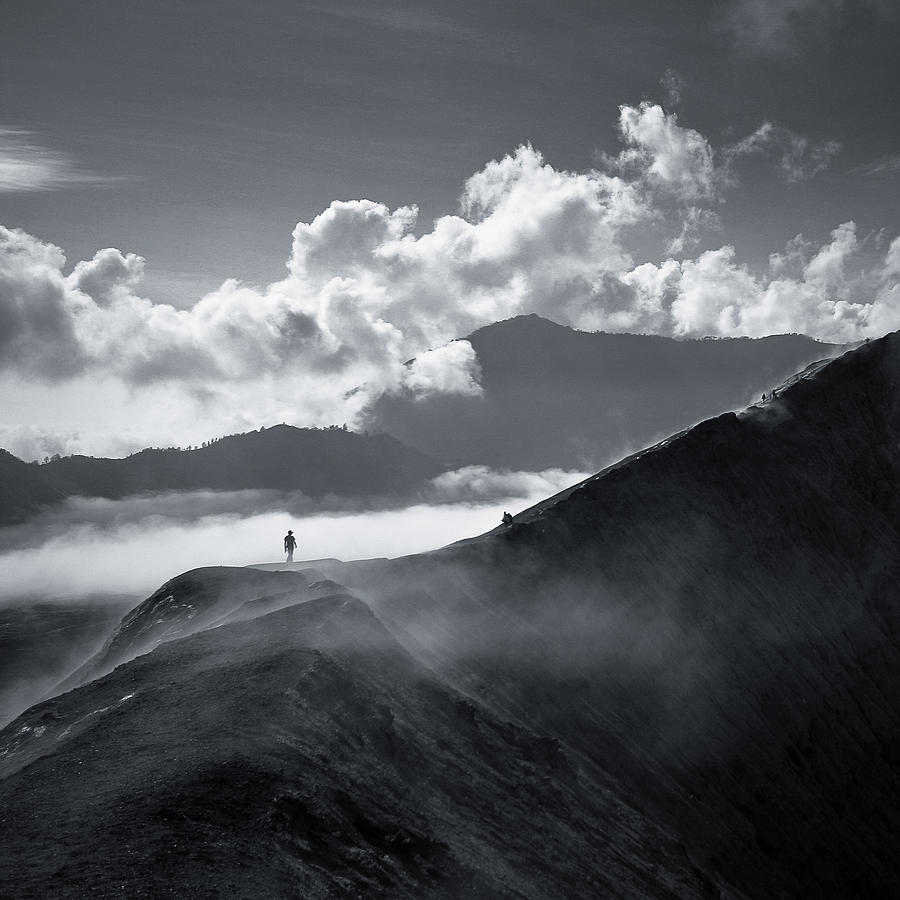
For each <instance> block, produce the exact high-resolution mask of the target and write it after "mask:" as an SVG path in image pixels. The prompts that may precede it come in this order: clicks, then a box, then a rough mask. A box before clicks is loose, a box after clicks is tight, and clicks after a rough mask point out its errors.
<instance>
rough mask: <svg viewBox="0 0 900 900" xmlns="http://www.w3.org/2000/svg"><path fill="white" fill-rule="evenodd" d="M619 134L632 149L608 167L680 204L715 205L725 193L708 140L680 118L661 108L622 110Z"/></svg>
mask: <svg viewBox="0 0 900 900" xmlns="http://www.w3.org/2000/svg"><path fill="white" fill-rule="evenodd" d="M619 134H620V136H621V138H622V140H623V142H624V143H625V144H626V145H627V146H626V149H625V150H623V151H622V152H621V153H620V154H619V155H618V157H616V158H615V159H609V160H608V162H609V163H610V164H611V165H613V166H614V167H615V168H617V169H619V170H620V171H625V172H629V171H630V172H636V173H638V174H639V175H640V176H641V177H643V178H644V179H646V180H647V181H649V182H650V183H651V184H652V185H653V186H655V187H657V188H661V189H663V190H665V191H667V192H669V193H671V194H673V195H674V196H676V197H678V198H679V199H681V200H685V201H695V200H714V199H716V198H718V196H719V195H720V192H721V189H722V186H723V185H722V180H721V173H720V171H719V170H718V168H717V166H716V162H715V155H714V151H713V148H712V147H711V146H710V143H709V141H707V140H706V138H705V137H703V135H702V134H700V132H699V131H695V130H694V129H693V128H684V127H683V126H681V125H679V124H678V117H677V116H676V115H675V113H666V112H665V110H664V109H663V108H662V107H661V106H660V105H659V104H657V103H651V102H649V101H646V100H645V101H643V102H642V103H641V104H640V106H637V107H635V106H628V105H627V104H623V105H622V106H620V107H619Z"/></svg>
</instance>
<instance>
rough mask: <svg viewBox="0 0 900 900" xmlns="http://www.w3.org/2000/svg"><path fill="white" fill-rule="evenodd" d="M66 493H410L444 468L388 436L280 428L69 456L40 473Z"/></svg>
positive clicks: (49, 464)
mask: <svg viewBox="0 0 900 900" xmlns="http://www.w3.org/2000/svg"><path fill="white" fill-rule="evenodd" d="M41 469H42V471H44V472H45V474H46V477H47V478H48V479H51V480H52V482H53V483H54V484H56V485H58V486H59V487H60V489H61V490H63V491H65V493H66V494H69V495H71V494H83V495H85V496H94V497H110V498H117V497H124V496H126V495H128V494H140V493H150V492H160V491H181V490H199V489H211V490H229V491H236V490H242V489H245V488H271V489H278V490H284V491H303V492H304V493H306V494H309V495H310V496H321V495H323V494H337V495H339V496H346V495H352V496H369V495H374V494H390V493H405V492H408V491H410V490H412V489H413V488H416V487H420V486H421V485H422V484H423V483H424V482H425V481H427V480H428V479H429V478H432V477H433V476H435V475H437V474H438V473H439V472H441V471H442V470H443V469H442V467H441V466H439V465H438V464H437V463H436V462H435V461H434V460H432V459H429V458H428V457H426V456H424V455H423V454H422V453H420V452H419V451H417V450H413V449H411V448H410V447H406V446H404V445H403V444H401V443H400V442H399V441H396V440H394V438H392V437H390V435H386V434H379V435H362V434H355V433H353V432H352V431H345V430H343V429H340V428H333V429H315V428H294V427H292V426H290V425H276V426H274V427H273V428H266V429H264V430H263V431H251V432H248V433H247V434H238V435H232V436H231V437H226V438H221V439H220V440H218V441H215V442H213V443H211V444H209V445H208V446H206V447H203V448H201V449H198V450H142V451H141V452H140V453H135V454H134V455H133V456H129V457H127V458H126V459H93V458H90V457H85V456H70V457H64V458H62V459H58V460H54V461H52V462H49V463H47V464H46V465H45V466H42V467H41Z"/></svg>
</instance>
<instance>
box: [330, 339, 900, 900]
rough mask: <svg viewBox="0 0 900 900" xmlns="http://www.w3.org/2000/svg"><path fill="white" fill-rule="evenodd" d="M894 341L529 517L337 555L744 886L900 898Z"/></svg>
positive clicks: (476, 683) (474, 683)
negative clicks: (480, 531) (412, 549)
mask: <svg viewBox="0 0 900 900" xmlns="http://www.w3.org/2000/svg"><path fill="white" fill-rule="evenodd" d="M898 446H900V337H898V336H897V335H890V336H888V337H887V338H885V339H883V340H881V341H876V342H872V343H871V344H867V345H865V346H863V347H861V348H860V349H858V350H856V351H854V352H851V353H848V354H845V355H844V356H843V357H841V358H840V359H838V360H835V361H834V362H832V363H830V364H829V365H827V366H825V367H819V368H818V369H815V370H813V371H811V372H810V373H809V377H808V378H804V379H799V380H797V381H796V382H795V383H793V384H792V385H791V386H789V387H788V388H787V389H786V390H785V391H784V392H783V393H782V394H781V396H780V398H779V399H778V400H777V401H775V402H774V403H768V404H766V405H764V406H762V407H754V408H751V409H750V410H748V411H747V412H746V413H744V414H742V415H740V416H736V415H733V414H727V415H723V416H720V417H719V418H716V419H713V420H710V421H708V422H705V423H703V424H701V425H700V426H697V427H696V428H694V429H692V430H691V431H689V432H687V433H685V434H684V435H682V436H680V437H678V438H677V439H673V440H672V441H670V442H667V444H665V445H664V446H661V447H659V448H658V449H655V450H652V451H649V452H646V453H644V454H642V455H640V456H638V457H637V458H636V459H634V460H632V461H631V462H630V463H628V464H626V465H623V466H620V467H615V468H613V469H611V470H610V471H608V472H606V473H605V474H603V475H602V476H601V477H597V478H595V479H592V480H589V481H588V482H586V483H585V484H584V485H582V486H581V487H580V488H579V489H577V490H574V491H571V492H566V494H565V495H564V496H562V497H561V498H560V499H559V501H558V502H556V503H548V504H542V505H541V508H540V509H537V510H536V511H535V512H534V513H533V514H525V515H523V516H521V517H518V518H517V522H516V523H515V524H514V525H513V526H512V527H511V528H509V529H507V530H505V531H498V532H496V533H493V534H491V535H489V536H487V537H485V538H482V539H478V540H474V541H469V542H465V543H463V544H461V545H459V546H455V547H450V548H447V549H446V550H444V551H440V552H438V553H433V554H428V555H426V556H422V557H412V558H407V559H403V560H397V561H394V562H383V563H374V564H365V565H362V566H359V567H354V566H343V567H341V566H335V565H333V564H332V565H331V566H328V565H327V564H320V568H323V570H326V571H329V572H330V574H331V576H332V577H334V578H336V579H338V580H340V581H342V582H343V583H344V584H348V585H350V586H351V587H352V586H355V587H357V589H358V590H359V591H360V592H361V593H362V596H363V597H364V598H365V599H367V600H369V601H370V602H372V603H373V604H374V605H375V608H376V609H377V611H378V612H379V615H381V616H383V617H385V619H386V621H396V622H400V623H402V624H403V627H404V629H405V631H406V633H408V634H409V635H410V645H411V646H416V647H419V648H421V650H420V652H422V653H423V655H424V654H427V658H428V659H429V662H430V664H431V665H432V666H433V667H434V668H436V669H437V670H438V671H439V672H441V673H442V674H443V675H444V676H445V677H446V678H448V679H449V680H450V681H451V682H452V683H454V684H455V685H456V686H457V687H459V688H461V689H464V690H466V691H469V692H471V693H472V694H473V695H475V696H479V697H481V698H483V701H484V702H485V703H487V704H489V705H491V706H492V708H494V709H496V710H502V711H504V713H505V714H507V715H514V716H516V717H517V718H518V719H519V720H520V721H523V722H526V723H528V724H529V726H530V727H533V728H536V729H542V730H544V731H546V732H547V733H550V734H553V735H554V736H555V737H557V738H559V739H560V740H562V741H563V743H564V745H565V746H568V747H570V748H573V749H577V750H580V751H582V752H584V753H585V754H586V755H587V756H588V757H590V758H591V759H592V760H594V762H596V763H597V764H598V765H599V766H601V767H603V768H604V769H606V770H607V771H611V772H614V773H616V775H617V777H619V778H620V779H621V780H622V783H623V784H626V785H628V792H629V793H628V795H629V796H630V797H632V798H633V800H634V802H636V803H638V804H640V805H641V806H642V807H643V808H645V809H648V810H653V811H654V813H655V814H656V815H658V816H660V817H662V818H664V819H665V820H666V821H668V822H670V823H671V825H672V827H673V828H675V829H676V830H677V831H678V832H679V833H680V834H682V835H683V836H684V840H685V843H686V845H687V847H688V849H689V852H690V853H691V856H692V858H693V859H694V860H695V861H697V862H698V864H700V865H702V866H703V867H704V868H705V869H707V870H714V871H717V872H719V874H720V876H721V877H722V878H724V879H726V880H727V881H729V882H730V883H732V884H734V885H736V886H737V887H739V888H741V889H743V890H745V891H746V892H747V893H748V894H749V895H751V896H759V897H762V896H767V897H768V896H790V897H810V896H827V897H883V896H894V895H895V888H894V887H893V885H894V884H895V881H896V876H897V874H898V865H897V860H898V859H900V778H898V763H900V755H898V751H897V747H898V746H900V674H898V673H900V640H898V638H900V603H898V589H897V584H898V583H900V453H898V449H897V448H898Z"/></svg>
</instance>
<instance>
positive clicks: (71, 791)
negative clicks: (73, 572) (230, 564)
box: [0, 597, 735, 900]
mask: <svg viewBox="0 0 900 900" xmlns="http://www.w3.org/2000/svg"><path fill="white" fill-rule="evenodd" d="M0 830H2V833H3V834H4V853H3V854H2V855H0V894H2V895H3V896H21V897H24V896H49V895H52V896H54V897H84V896H92V897H112V896H127V897H134V898H140V897H159V896H163V895H166V894H169V893H173V894H176V895H177V896H179V897H190V898H196V897H222V896H235V897H260V898H263V897H310V898H315V897H322V898H324V897H372V896H384V897H409V898H425V897H498V898H505V897H506V898H513V897H517V898H555V897H559V898H571V897H591V898H593V897H597V896H613V895H614V896H617V897H624V898H629V897H634V898H639V897H648V896H652V897H659V898H676V897H678V898H698V900H699V898H701V897H709V896H720V897H730V896H735V895H734V894H732V893H730V892H728V891H727V890H726V889H724V888H722V887H721V886H719V885H715V884H714V883H713V882H711V881H709V880H707V879H706V877H705V876H704V875H703V873H702V872H701V871H700V870H699V869H697V868H696V867H694V866H693V865H692V863H691V862H690V860H689V859H688V858H687V856H686V854H685V852H684V849H683V847H681V846H680V845H679V844H678V842H677V840H675V839H674V838H673V836H672V835H670V834H667V833H666V832H665V831H664V830H662V829H659V828H657V827H655V826H654V825H653V824H652V823H651V822H649V821H647V819H646V817H645V816H643V815H642V814H641V813H639V812H638V811H636V810H634V809H633V808H630V807H629V806H628V805H626V804H623V803H622V802H621V801H620V800H618V799H616V797H615V795H614V794H612V793H611V792H609V791H608V790H606V789H604V786H603V784H602V781H601V780H600V778H599V776H598V774H597V773H596V771H595V770H593V769H592V768H591V767H589V766H587V767H585V766H583V765H581V764H579V763H578V761H577V760H576V759H574V758H570V757H569V756H568V754H566V753H564V752H563V751H562V750H561V749H560V747H559V745H558V744H557V743H556V742H554V741H552V740H547V739H544V738H540V737H537V736H535V735H534V734H532V733H530V732H528V731H527V730H525V729H522V728H520V727H517V726H515V725H513V724H510V723H508V722H504V721H502V720H500V719H498V718H496V717H494V716H492V715H491V714H490V713H488V712H487V711H486V710H485V709H483V708H481V707H479V705H478V704H476V703H473V702H472V701H469V700H466V699H464V698H462V697H461V696H459V695H457V694H455V693H454V692H452V691H449V690H447V689H446V688H445V687H443V686H442V685H441V684H440V683H439V681H438V680H437V679H436V677H435V676H434V675H433V674H432V673H430V672H429V671H428V670H427V669H425V668H423V667H422V666H421V665H420V664H418V663H416V662H415V661H414V660H413V659H412V657H410V656H409V655H408V654H407V653H406V652H405V651H404V650H403V649H402V648H401V647H400V646H399V645H398V644H397V643H396V642H395V641H394V640H393V639H392V638H391V637H390V636H389V635H388V634H387V632H386V631H385V630H384V628H383V627H382V626H381V625H380V624H379V622H378V621H377V619H375V617H374V616H373V615H372V614H371V612H370V611H369V610H368V609H367V608H366V607H365V606H364V605H363V604H361V603H360V602H359V601H357V600H354V599H353V598H348V597H335V598H323V599H319V600H312V601H309V602H307V603H303V604H300V605H297V606H293V607H291V608H289V609H285V610H281V611H279V612H275V613H272V614H270V615H267V616H264V617H262V618H259V619H255V620H253V621H250V622H244V623H240V624H235V625H227V626H223V627H221V628H216V629H214V630H212V631H207V632H204V633H201V634H197V635H194V636H193V637H189V638H185V639H182V640H177V641H173V642H171V643H167V644H165V645H162V646H160V647H159V648H157V649H156V650H155V651H154V652H152V653H150V654H148V655H146V656H142V657H140V658H138V659H136V660H133V661H132V662H131V663H128V664H127V665H125V666H122V667H120V668H119V669H117V670H116V671H115V672H114V673H113V674H111V675H110V676H107V677H106V678H104V679H101V680H99V681H96V682H93V683H92V684H89V685H86V686H85V687H83V688H80V689H78V690H76V691H73V692H71V693H69V694H66V695H64V696H62V697H58V698H56V699H54V700H52V701H48V702H47V703H44V704H42V705H41V706H38V707H35V708H34V709H32V710H30V711H29V713H28V714H27V715H26V716H23V717H22V718H20V719H19V720H18V721H17V722H15V723H14V724H13V725H11V726H10V727H9V728H7V729H6V730H5V731H2V732H0Z"/></svg>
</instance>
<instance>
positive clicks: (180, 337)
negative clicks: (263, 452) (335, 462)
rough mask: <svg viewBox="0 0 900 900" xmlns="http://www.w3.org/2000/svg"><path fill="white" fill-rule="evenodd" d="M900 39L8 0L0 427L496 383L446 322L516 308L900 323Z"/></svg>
mask: <svg viewBox="0 0 900 900" xmlns="http://www.w3.org/2000/svg"><path fill="white" fill-rule="evenodd" d="M898 38H900V4H898V3H896V2H892V0H854V2H849V0H692V2H680V3H671V2H662V0H656V2H648V0H629V2H601V0H594V2H577V0H564V2H553V3H546V2H543V3H541V2H532V0H517V2H512V0H492V2H491V3H489V4H486V3H481V2H479V3H475V2H469V0H453V2H448V0H425V2H421V0H419V2H345V0H329V2H304V0H295V2H274V0H270V2H255V3H251V2H246V0H244V2H241V0H217V2H208V0H192V2H191V3H184V2H168V0H155V2H154V3H137V2H133V0H116V2H115V3H113V2H107V0H89V2H84V3H79V4H72V3H68V2H61V0H59V2H55V0H42V2H40V3H29V4H18V5H15V6H14V7H13V6H10V7H9V9H7V10H5V11H4V25H3V28H2V29H0V225H2V226H3V228H2V230H0V411H2V418H0V446H5V447H8V448H9V449H11V450H12V451H13V452H15V453H17V454H19V455H21V456H22V457H23V458H39V457H41V456H43V455H44V454H46V453H53V452H63V453H66V452H87V453H92V454H108V455H122V454H124V453H127V452H130V451H132V450H134V449H138V448H140V447H143V446H148V445H162V446H167V445H170V444H175V445H187V444H192V443H199V442H200V441H201V440H206V439H208V438H209V437H212V436H214V435H217V434H223V433H230V432H234V431H241V430H249V429H250V428H256V427H259V426H260V425H270V424H273V423H275V422H281V421H288V422H292V423H294V424H301V425H303V424H329V423H331V422H349V423H350V424H351V425H352V424H353V421H354V418H355V417H356V416H358V415H359V413H360V410H361V409H362V407H363V406H364V405H365V403H367V402H368V401H369V400H371V398H372V397H373V396H376V395H377V394H378V393H379V392H382V391H385V390H401V389H402V390H410V391H413V392H418V393H421V394H423V395H424V394H428V393H432V392H436V391H442V392H461V393H477V392H478V391H479V390H480V386H479V383H478V376H479V372H478V363H477V359H476V358H475V357H474V354H473V352H472V350H471V346H470V345H468V344H467V343H465V342H457V343H455V344H450V345H449V346H446V344H447V342H448V341H451V340H453V339H454V338H461V337H465V335H466V334H468V333H470V332H471V331H472V330H473V329H474V328H477V327H479V326H481V325H484V324H488V323H489V322H491V321H494V320H497V319H502V318H506V317H508V316H511V315H516V314H519V313H529V312H538V313H540V314H542V315H546V316H547V317H548V318H551V319H554V320H555V321H559V322H563V323H565V324H570V325H572V326H574V327H578V328H584V329H587V330H597V329H603V330H611V331H639V332H652V333H660V334H667V335H672V336H675V337H695V336H702V335H735V334H748V335H752V336H759V335H762V334H768V333H779V332H784V331H801V332H805V333H808V334H811V335H812V336H814V337H817V338H820V339H823V340H854V339H859V338H861V337H868V336H873V337H874V336H879V335H880V334H883V333H885V332H886V331H889V330H893V329H895V328H898V327H900V287H898V278H900V242H898V241H897V238H898V235H900V206H898V203H897V201H898V198H900V138H898V135H900V109H898V105H897V103H896V97H895V91H896V85H897V84H898V83H900V57H898V54H897V53H896V46H897V43H898ZM416 354H418V359H417V363H416V365H415V366H413V367H412V368H406V367H404V366H403V365H402V363H403V361H404V360H406V359H409V358H410V357H411V356H413V355H416Z"/></svg>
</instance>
